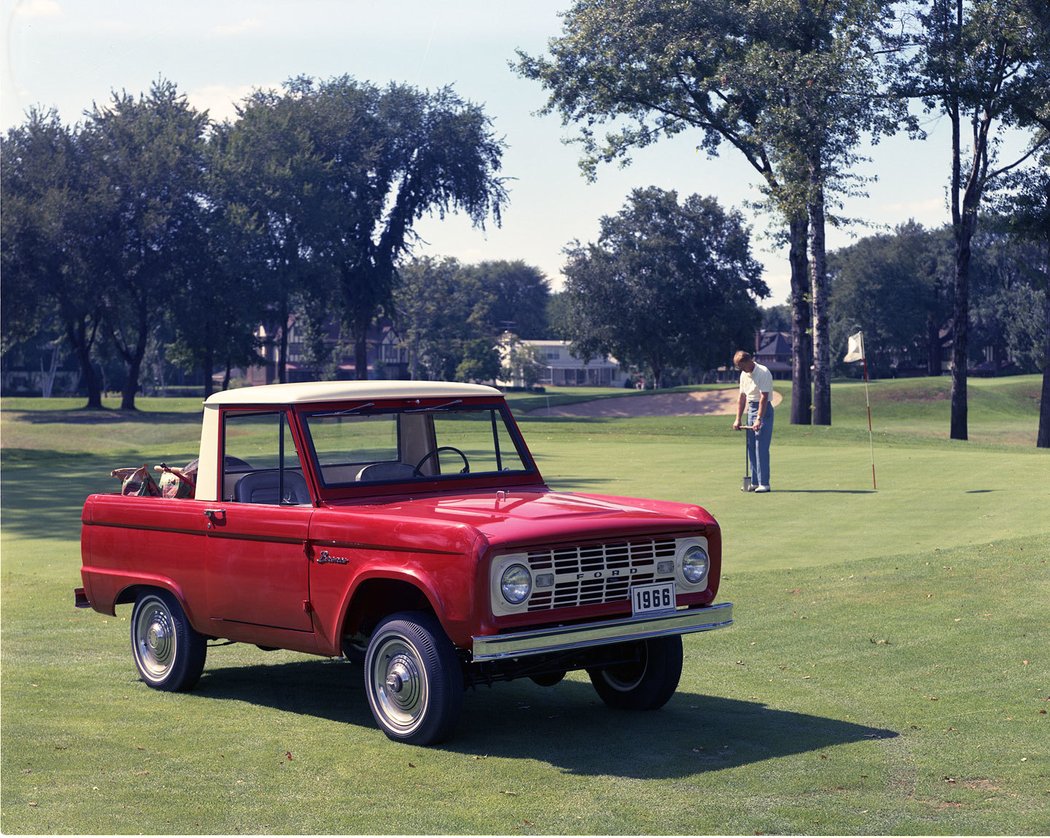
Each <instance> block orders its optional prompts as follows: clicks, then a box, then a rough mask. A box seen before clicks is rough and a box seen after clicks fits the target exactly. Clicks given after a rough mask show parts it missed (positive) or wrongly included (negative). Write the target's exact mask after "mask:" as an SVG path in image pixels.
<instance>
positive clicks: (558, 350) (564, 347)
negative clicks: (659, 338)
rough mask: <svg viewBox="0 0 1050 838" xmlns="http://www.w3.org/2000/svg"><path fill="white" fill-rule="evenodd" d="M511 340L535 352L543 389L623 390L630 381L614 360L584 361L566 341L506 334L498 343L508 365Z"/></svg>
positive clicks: (511, 384)
mask: <svg viewBox="0 0 1050 838" xmlns="http://www.w3.org/2000/svg"><path fill="white" fill-rule="evenodd" d="M512 341H513V342H516V345H517V346H520V347H523V348H526V349H530V350H531V351H532V353H533V356H534V358H535V361H536V362H537V363H538V365H539V366H540V367H541V369H540V370H539V377H538V378H539V380H538V381H537V383H538V384H541V385H543V386H555V387H583V386H587V387H623V386H625V385H626V384H627V381H628V380H629V378H630V376H629V375H628V374H627V373H626V371H624V370H623V369H622V368H621V367H620V363H619V362H618V361H617V360H616V359H615V358H611V357H608V356H606V357H603V358H594V359H592V360H590V361H585V360H583V359H582V358H579V357H578V356H576V355H574V354H573V352H572V349H571V348H570V344H569V342H568V341H567V340H519V339H518V338H516V337H515V336H514V335H511V334H510V333H509V332H505V333H504V334H503V336H502V337H501V338H500V343H499V350H500V356H501V358H502V359H503V362H504V364H505V365H506V363H507V359H508V357H509V355H510V352H511V348H510V347H511V342H512ZM496 383H497V384H499V385H500V386H504V387H521V386H522V385H523V384H524V383H525V382H524V381H523V380H521V379H520V378H516V379H514V380H509V381H497V382H496Z"/></svg>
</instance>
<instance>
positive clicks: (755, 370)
mask: <svg viewBox="0 0 1050 838" xmlns="http://www.w3.org/2000/svg"><path fill="white" fill-rule="evenodd" d="M733 366H734V367H736V368H737V369H738V370H740V398H739V399H738V400H737V405H736V421H735V422H734V423H733V430H734V431H739V430H740V422H741V418H742V417H743V415H744V409H745V408H746V409H747V424H748V429H747V459H748V461H749V462H750V463H751V486H750V487H749V488H748V491H749V492H768V491H769V442H770V440H771V439H772V438H773V374H772V373H771V372H770V371H769V368H768V367H764V366H762V365H761V364H756V363H755V359H754V358H752V357H751V353H750V352H744V351H743V350H741V351H739V352H737V353H736V354H735V355H734V356H733Z"/></svg>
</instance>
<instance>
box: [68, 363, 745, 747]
mask: <svg viewBox="0 0 1050 838" xmlns="http://www.w3.org/2000/svg"><path fill="white" fill-rule="evenodd" d="M184 477H185V476H184ZM193 484H194V486H193V491H192V493H190V492H178V493H174V492H172V493H170V494H171V495H172V496H170V497H169V496H167V495H169V492H167V491H165V492H164V493H162V494H159V495H158V496H154V497H149V496H128V495H126V494H118V493H114V494H96V495H91V496H90V497H89V498H88V499H87V502H86V503H85V504H84V512H83V530H82V537H81V548H82V555H83V568H82V570H81V575H82V578H83V583H84V587H83V588H78V589H77V590H76V604H77V605H78V606H80V607H91V608H94V609H95V610H96V611H100V612H102V613H104V614H115V608H116V606H118V605H121V604H125V603H132V604H133V606H134V607H133V610H132V615H131V651H132V655H133V657H134V660H135V664H136V666H137V667H138V671H139V673H140V674H141V676H142V679H143V680H144V681H145V682H146V684H148V685H149V686H151V687H153V688H155V689H159V690H188V689H191V688H192V687H193V686H194V685H195V684H196V682H197V681H198V679H199V678H200V676H201V672H202V670H203V668H204V659H205V654H206V652H207V649H208V642H209V641H211V640H218V639H223V640H228V641H239V642H244V643H253V644H257V645H258V646H260V647H262V648H266V649H273V648H281V649H293V650H297V651H300V652H306V653H311V654H316V655H326V656H339V655H345V656H347V657H349V658H351V659H357V660H363V663H364V681H365V689H366V692H367V695H368V702H369V705H370V707H371V710H372V714H373V715H374V716H375V719H376V722H378V724H379V726H380V727H381V728H382V729H383V731H384V732H385V733H386V735H387V736H389V737H390V738H391V739H394V740H396V741H401V742H410V743H414V744H423V745H425V744H431V743H436V742H439V741H441V740H442V739H444V738H447V737H448V736H449V735H450V734H451V732H452V730H453V728H454V726H455V724H456V722H457V719H458V716H459V713H460V708H461V704H462V696H463V690H464V689H465V688H466V687H469V686H472V685H475V684H479V683H491V682H493V681H501V680H511V679H514V678H523V677H526V678H531V679H532V680H533V681H535V682H536V683H538V684H541V685H554V684H556V683H557V682H558V681H560V680H561V679H562V677H564V675H565V673H566V672H568V671H570V670H579V669H584V670H586V671H587V673H588V674H589V676H590V679H591V681H592V683H593V684H594V688H595V689H596V690H597V692H598V695H599V696H600V697H601V698H602V700H603V701H604V702H605V703H606V704H608V705H610V706H612V707H616V708H624V709H635V710H651V709H656V708H658V707H661V706H663V705H664V704H665V703H666V702H667V701H668V699H670V697H671V695H672V694H673V693H674V691H675V689H676V688H677V686H678V680H679V677H680V675H681V671H682V638H681V635H683V634H686V633H689V632H698V631H706V630H709V629H716V628H721V627H723V626H728V625H729V624H730V623H732V604H731V603H720V604H717V605H716V604H714V600H715V595H716V594H717V592H718V581H719V571H720V565H721V534H720V530H719V527H718V524H717V523H716V522H715V520H714V518H712V517H711V516H710V515H709V514H708V513H707V512H706V511H705V510H704V509H702V508H700V507H698V506H689V505H685V504H679V503H668V502H660V501H653V500H638V499H633V498H616V497H601V496H595V495H582V494H575V493H565V492H555V491H552V490H551V489H549V488H548V487H547V486H546V484H545V483H544V482H543V478H542V477H541V476H540V473H539V470H538V469H537V468H536V463H535V461H534V460H533V458H532V455H531V454H530V453H529V450H528V448H527V447H526V446H525V442H524V440H523V439H522V436H521V433H520V431H519V429H518V426H517V424H516V423H515V422H514V419H513V417H512V416H511V413H510V410H509V409H508V407H507V404H506V403H505V401H504V399H503V396H502V394H501V393H500V392H499V391H498V390H495V389H492V388H490V387H482V386H477V385H467V384H449V383H442V382H419V381H389V382H377V381H370V382H342V381H331V382H315V383H304V384H275V385H268V386H264V387H249V388H245V389H240V390H231V391H226V392H223V393H218V394H216V395H214V396H212V397H211V398H209V399H208V400H207V401H206V402H205V403H204V417H203V428H202V433H201V446H200V456H199V460H198V470H197V472H196V475H195V478H194V479H193ZM184 494H186V495H190V496H182V497H180V496H178V495H184Z"/></svg>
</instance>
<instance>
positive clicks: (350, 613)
mask: <svg viewBox="0 0 1050 838" xmlns="http://www.w3.org/2000/svg"><path fill="white" fill-rule="evenodd" d="M399 611H422V612H425V613H427V614H430V615H432V616H433V617H434V618H435V619H436V620H437V621H438V622H439V623H441V614H440V609H439V608H438V607H437V605H436V604H435V603H434V601H433V600H432V598H431V594H430V592H429V591H427V590H425V589H424V588H423V586H421V585H420V584H419V583H418V582H417V581H414V580H409V579H404V578H399V577H393V576H372V577H369V578H367V579H363V580H362V581H361V582H360V584H358V585H357V586H356V587H355V588H354V589H353V591H351V592H350V594H349V596H348V599H347V602H346V604H345V606H344V607H343V614H342V621H341V623H340V626H339V635H338V636H339V638H340V640H341V641H342V640H344V639H347V638H351V637H354V636H356V635H359V634H361V635H366V636H367V635H370V634H371V633H372V631H373V629H375V627H376V626H377V625H378V624H379V622H380V621H381V620H383V619H384V618H385V617H388V616H389V615H391V614H395V613H397V612H399Z"/></svg>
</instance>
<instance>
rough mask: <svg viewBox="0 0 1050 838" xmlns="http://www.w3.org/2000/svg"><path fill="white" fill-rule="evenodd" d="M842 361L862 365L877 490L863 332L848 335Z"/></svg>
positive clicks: (869, 439)
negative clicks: (844, 355) (857, 362)
mask: <svg viewBox="0 0 1050 838" xmlns="http://www.w3.org/2000/svg"><path fill="white" fill-rule="evenodd" d="M842 360H843V361H844V362H846V363H847V364H848V363H851V362H853V361H860V362H861V363H862V364H863V365H864V403H865V405H867V408H868V446H869V447H870V448H871V488H872V489H875V490H876V491H878V488H879V486H878V483H876V482H875V439H874V437H873V436H872V433H871V397H870V396H869V394H868V356H867V353H866V352H865V351H864V332H862V331H860V330H859V329H858V330H857V333H856V334H853V335H850V336H849V342H848V346H847V350H846V357H845V358H843V359H842Z"/></svg>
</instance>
